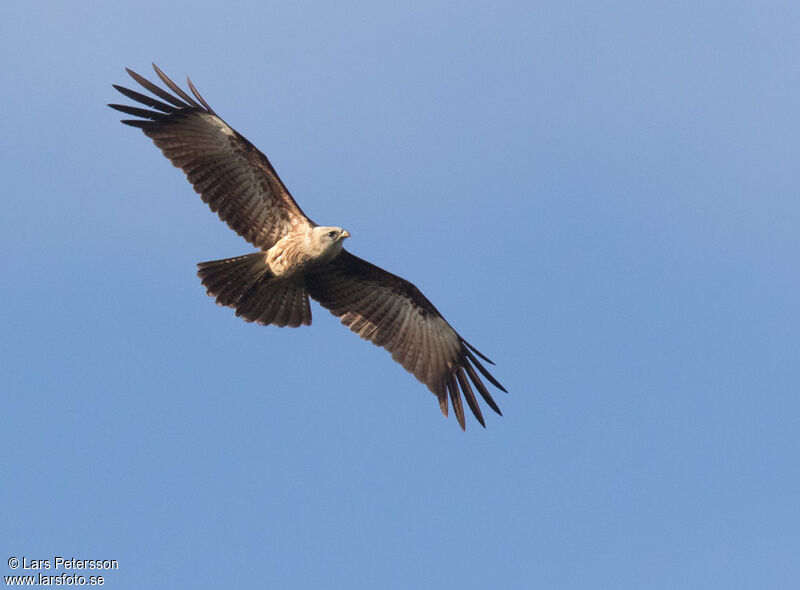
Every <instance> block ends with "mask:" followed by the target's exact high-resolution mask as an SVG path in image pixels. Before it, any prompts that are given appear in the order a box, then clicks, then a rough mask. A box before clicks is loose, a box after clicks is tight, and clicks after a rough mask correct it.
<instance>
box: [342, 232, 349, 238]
mask: <svg viewBox="0 0 800 590" xmlns="http://www.w3.org/2000/svg"><path fill="white" fill-rule="evenodd" d="M349 237H350V232H349V231H347V230H344V231H342V239H345V238H349Z"/></svg>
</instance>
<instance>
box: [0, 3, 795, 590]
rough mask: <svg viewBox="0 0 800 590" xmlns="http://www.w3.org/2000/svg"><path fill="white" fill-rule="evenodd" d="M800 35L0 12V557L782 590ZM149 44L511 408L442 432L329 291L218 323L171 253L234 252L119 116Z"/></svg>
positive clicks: (611, 15) (647, 18)
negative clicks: (479, 357)
mask: <svg viewBox="0 0 800 590" xmlns="http://www.w3.org/2000/svg"><path fill="white" fill-rule="evenodd" d="M223 4H224V7H223V6H222V5H223ZM798 31H800V4H798V3H797V2H789V1H786V2H771V1H765V0H758V1H755V0H754V1H752V2H736V1H734V2H729V1H726V2H702V3H697V2H624V1H616V2H563V1H558V2H556V1H548V2H519V3H514V2H486V3H475V2H466V3H465V2H448V3H441V2H402V3H398V2H391V3H388V2H387V3H383V2H378V3H376V2H341V3H317V2H299V3H291V2H271V1H270V2H260V1H259V2H226V3H220V2H214V3H208V2H204V1H201V2H152V1H149V0H145V1H142V2H135V3H114V2H100V1H98V2H54V1H53V2H27V1H26V2H14V1H7V2H3V3H2V6H1V7H0V49H2V55H3V57H2V58H1V59H0V87H2V98H0V101H2V107H3V113H4V117H3V119H4V121H3V132H2V134H1V135H0V142H2V159H1V160H0V172H1V173H2V186H3V188H2V199H3V208H2V214H0V263H1V264H2V302H3V305H2V306H0V326H2V328H1V329H0V379H1V381H0V387H1V388H2V392H1V393H2V418H0V424H2V427H1V428H0V443H1V444H2V451H3V452H2V459H1V460H0V461H1V464H2V471H1V472H0V477H1V478H2V480H1V481H0V489H1V490H2V492H0V493H1V494H2V496H1V497H2V502H1V503H0V523H2V524H0V551H2V556H0V557H2V560H0V564H2V568H0V570H2V572H3V574H4V575H6V574H10V573H11V572H12V570H11V569H10V568H9V567H8V566H7V564H6V563H5V562H6V561H7V559H8V557H11V556H18V557H20V558H22V557H26V558H28V559H50V560H52V559H53V557H54V556H56V555H62V556H74V557H77V558H82V559H117V560H118V561H119V564H120V569H119V570H117V571H115V572H108V573H107V574H106V585H105V586H106V587H108V588H120V589H133V588H221V587H232V588H285V589H293V588H298V589H301V588H333V589H346V588H354V587H355V588H387V589H404V590H407V589H412V588H413V589H426V588H447V587H454V588H455V587H457V588H464V589H471V588H476V589H477V588H481V589H484V588H509V589H527V588H567V589H572V588H586V589H595V588H609V589H615V590H616V589H628V588H630V589H641V588H659V589H660V588H663V589H675V588H698V589H700V588H702V589H708V588H725V589H731V588H780V589H783V588H786V589H789V588H792V589H796V588H798V587H800V459H799V457H800V438H799V437H800V434H799V433H800V397H799V396H798V393H799V392H800V347H799V346H798V344H799V339H800V338H799V336H800V315H799V312H798V296H799V295H800V271H799V270H798V258H799V257H800V237H799V235H798V227H800V178H799V177H798V169H799V167H798V158H799V157H800V133H798V131H800V114H799V113H800V35H798ZM151 61H155V62H156V63H157V64H159V65H160V66H161V67H162V68H163V69H164V70H165V71H166V72H167V73H168V74H169V75H171V76H172V77H173V78H175V79H176V80H181V81H183V80H184V78H185V76H186V75H190V76H191V77H192V80H193V81H194V82H195V84H196V85H197V87H198V88H199V89H200V91H201V92H202V93H203V94H204V96H205V98H206V99H207V100H208V101H209V102H210V103H211V105H212V106H213V107H214V108H215V110H216V111H217V112H219V113H220V114H221V115H222V116H223V117H224V118H225V119H226V120H227V121H228V123H230V124H231V125H232V126H234V127H235V128H236V129H237V130H239V131H240V132H242V133H243V134H244V135H245V136H246V137H248V138H249V139H250V140H251V141H252V142H253V143H255V144H256V145H257V146H258V147H259V148H260V149H262V150H263V151H264V152H265V153H266V154H267V155H268V156H269V157H270V158H271V160H272V162H273V164H274V165H275V167H276V168H277V170H278V172H279V173H280V175H281V177H282V179H283V180H284V182H285V183H286V184H287V185H288V186H289V188H290V190H291V191H292V192H293V194H294V196H295V197H296V199H297V200H298V202H299V203H300V204H301V206H302V207H303V208H304V210H305V211H306V212H307V213H308V214H309V215H310V216H311V217H312V218H313V219H314V220H316V221H318V222H319V223H322V224H326V225H328V224H330V225H340V226H343V227H345V228H347V229H348V230H349V231H350V232H351V234H352V236H353V238H352V240H350V241H349V243H348V248H349V249H351V250H352V251H353V252H355V253H356V254H358V255H360V256H363V257H365V258H367V259H369V260H371V261H373V262H374V263H376V264H378V265H380V266H382V267H384V268H387V269H389V270H391V271H392V272H394V273H396V274H400V275H401V276H404V277H406V278H408V279H409V280H411V281H413V282H414V283H416V284H417V285H418V286H419V287H420V288H421V289H422V290H423V291H424V292H425V293H426V294H427V295H428V297H429V298H430V299H431V300H433V301H434V303H435V304H436V305H437V307H438V308H439V309H440V310H441V311H442V312H443V313H444V314H445V316H446V317H447V319H448V320H449V321H450V323H451V324H453V325H454V326H455V327H456V329H458V330H459V332H461V334H462V335H463V336H464V337H465V338H467V339H468V340H470V341H471V342H473V343H474V344H475V345H476V346H477V347H478V348H479V349H480V350H481V351H483V352H484V353H486V354H487V355H488V356H490V357H491V358H492V359H493V360H495V361H496V362H497V367H496V370H495V374H496V375H497V377H498V379H499V380H500V381H501V382H502V383H503V384H504V385H505V386H506V387H507V388H508V390H509V392H510V394H509V395H505V394H502V393H500V392H498V394H497V396H496V398H497V400H498V402H499V404H500V406H501V408H502V409H503V412H504V414H505V415H504V417H502V418H501V417H499V416H496V415H494V414H491V412H489V413H488V414H487V428H486V429H485V430H484V429H483V428H481V427H480V426H479V425H478V424H477V423H476V422H475V421H474V420H472V419H470V421H469V422H468V424H467V431H466V433H462V432H461V430H460V429H459V428H458V425H457V423H456V421H455V419H454V418H453V417H452V416H451V417H450V418H449V419H444V418H443V417H442V415H441V414H440V412H439V409H438V405H437V403H436V400H435V398H434V396H432V395H431V394H430V393H429V392H428V391H427V389H426V388H425V387H424V386H422V385H421V384H419V383H418V382H417V381H416V380H415V379H414V378H413V377H412V376H411V375H409V374H407V373H406V372H405V371H404V370H403V369H402V368H401V367H400V366H399V365H396V364H395V363H394V362H393V361H392V360H391V358H390V356H389V355H388V354H386V353H385V352H384V351H383V350H381V349H379V348H376V347H374V346H372V345H370V344H369V343H366V342H363V341H361V340H360V339H359V338H357V337H356V336H354V335H353V334H351V333H350V332H349V331H348V330H347V329H346V328H344V327H342V326H340V325H339V323H338V320H337V319H335V318H334V317H333V316H331V315H330V314H328V313H327V312H326V311H324V310H322V309H321V308H319V307H318V306H315V307H314V309H313V311H314V325H313V326H312V327H311V328H303V329H297V330H290V329H288V328H285V329H279V328H274V327H270V328H264V327H259V326H255V325H251V324H246V323H244V322H242V321H240V320H238V319H236V318H235V317H234V315H233V312H232V311H231V310H229V309H227V308H220V307H217V306H215V305H214V304H213V301H212V300H211V299H210V298H208V297H207V296H206V294H205V290H204V289H203V288H202V286H201V285H200V282H199V280H198V279H197V278H196V276H195V263H196V262H199V261H205V260H212V259H216V258H224V257H229V256H235V255H239V254H244V253H247V252H250V251H252V247H251V246H250V245H248V244H246V243H245V242H244V241H243V240H241V239H240V238H238V237H237V236H236V235H235V234H234V233H233V232H232V231H230V230H229V229H228V228H227V227H226V226H225V224H223V223H222V222H220V221H219V220H218V219H217V218H216V216H215V215H214V214H212V213H210V212H209V211H208V209H207V207H206V206H205V205H204V204H203V203H202V202H201V201H200V199H199V197H198V196H197V195H196V194H195V193H194V192H193V191H192V189H191V187H190V186H189V184H188V183H187V182H186V181H185V179H184V178H183V175H182V174H181V173H180V172H179V171H178V170H176V169H174V168H173V167H172V166H171V165H170V164H169V162H167V160H166V159H164V158H163V157H162V156H161V154H160V153H159V152H158V150H157V149H156V148H155V147H154V146H153V145H152V143H150V141H149V140H148V139H146V138H145V137H144V136H143V135H142V134H141V133H140V132H138V131H137V130H134V129H131V128H127V127H124V126H123V125H121V124H119V122H118V120H119V118H120V117H119V114H118V113H116V112H113V111H111V110H110V109H108V108H107V107H106V106H105V104H106V103H108V102H119V101H120V100H122V99H123V97H121V96H120V95H118V94H117V93H116V92H115V91H114V90H113V89H112V88H111V84H112V83H118V84H119V83H121V84H126V85H130V84H132V81H131V80H130V79H129V78H128V77H127V75H126V74H125V72H124V69H123V68H124V67H125V66H128V67H131V68H133V69H135V70H137V71H139V72H140V73H142V74H145V75H147V76H148V77H149V76H151V74H152V71H151V70H150V62H151ZM16 571H17V572H20V571H21V570H16ZM48 573H54V572H52V571H51V572H48ZM83 573H84V574H89V573H90V572H88V571H85V572H83Z"/></svg>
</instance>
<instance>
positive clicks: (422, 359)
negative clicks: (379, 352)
mask: <svg viewBox="0 0 800 590" xmlns="http://www.w3.org/2000/svg"><path fill="white" fill-rule="evenodd" d="M306 281H307V284H308V287H309V293H310V295H311V297H313V298H314V299H316V300H317V301H319V303H320V305H322V306H323V307H324V308H326V309H328V310H329V311H330V312H331V313H332V314H333V315H335V316H338V317H341V318H342V323H343V324H344V325H346V326H349V327H350V329H351V330H352V331H353V332H355V333H357V334H358V335H359V336H361V337H362V338H364V339H366V340H370V341H371V342H372V343H373V344H376V345H377V346H382V347H383V348H385V349H386V350H388V351H389V352H390V353H391V354H392V358H393V359H394V360H396V361H397V362H398V363H400V364H401V365H403V367H405V368H406V370H408V371H409V372H411V373H413V374H414V376H415V377H416V378H417V379H419V380H420V381H421V382H422V383H424V384H425V385H427V386H428V389H430V390H431V391H432V392H433V393H434V394H435V395H436V397H437V398H438V399H439V406H440V407H441V409H442V413H443V414H444V415H445V416H447V406H448V404H447V395H448V393H449V394H450V401H451V402H452V404H453V411H454V412H455V414H456V418H458V423H459V424H460V425H461V428H462V429H463V428H464V408H463V406H462V404H461V394H463V395H464V399H466V400H467V405H469V408H470V410H472V413H473V414H474V415H475V418H477V419H478V422H480V423H481V425H482V426H486V424H485V422H484V421H483V414H482V413H481V409H480V407H479V406H478V401H477V399H476V398H475V393H474V392H473V389H472V385H474V386H475V389H477V390H478V393H480V395H481V397H483V399H484V400H485V401H486V403H487V404H488V405H489V407H490V408H492V409H493V410H494V411H495V412H497V413H498V414H500V408H498V407H497V404H496V403H495V401H494V400H493V399H492V396H491V395H490V394H489V391H488V389H487V388H486V386H485V385H484V384H483V382H482V381H481V379H480V376H479V375H478V372H480V373H481V375H483V376H484V377H485V378H486V379H487V380H488V381H489V382H490V383H492V384H493V385H494V386H495V387H497V388H498V389H500V390H501V391H506V390H505V388H503V386H502V385H500V383H498V381H497V380H496V379H495V378H494V377H493V376H492V375H491V374H490V373H489V371H487V370H486V368H485V367H484V366H483V365H482V364H481V362H480V361H479V360H478V358H477V357H480V358H481V359H483V360H484V361H486V362H488V363H492V361H490V360H489V359H488V358H486V357H485V356H483V355H482V354H481V353H480V352H478V351H477V350H476V349H475V348H474V347H473V346H471V345H470V344H469V343H468V342H467V341H466V340H464V339H463V338H462V337H461V336H459V335H458V333H457V332H456V331H455V330H453V328H452V327H451V326H450V324H448V323H447V321H445V319H444V318H443V317H442V315H441V314H440V313H439V312H438V310H437V309H436V308H435V307H434V306H433V304H432V303H431V302H430V301H429V300H428V299H427V297H425V296H424V295H423V294H422V293H421V292H420V290H419V289H417V288H416V287H415V286H414V285H413V284H411V283H409V282H408V281H406V280H405V279H402V278H400V277H398V276H396V275H393V274H392V273H390V272H387V271H385V270H383V269H382V268H379V267H377V266H375V265H374V264H370V263H369V262H367V261H366V260H362V259H361V258H359V257H357V256H354V255H353V254H350V253H349V252H347V251H346V250H343V251H342V252H341V254H339V255H338V256H337V257H336V258H334V259H333V261H331V262H330V263H328V264H326V265H325V266H323V267H320V268H319V269H318V270H316V271H314V272H312V273H311V274H309V275H308V276H307V277H306ZM492 364H494V363H492ZM475 369H477V372H476V370H475ZM470 382H471V383H472V385H470Z"/></svg>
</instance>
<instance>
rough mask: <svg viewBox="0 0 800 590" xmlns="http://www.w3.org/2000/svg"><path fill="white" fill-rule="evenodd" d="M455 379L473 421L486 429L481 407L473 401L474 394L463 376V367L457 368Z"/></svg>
mask: <svg viewBox="0 0 800 590" xmlns="http://www.w3.org/2000/svg"><path fill="white" fill-rule="evenodd" d="M456 378H457V379H458V384H459V385H460V386H461V391H462V392H463V393H464V399H465V400H467V405H468V406H469V409H470V410H472V415H473V416H475V419H476V420H477V421H478V422H479V423H480V425H481V426H483V427H484V428H486V422H484V421H483V412H481V407H480V406H479V405H478V400H476V399H475V392H473V391H472V387H470V384H469V379H467V377H466V375H464V367H459V368H458V371H456Z"/></svg>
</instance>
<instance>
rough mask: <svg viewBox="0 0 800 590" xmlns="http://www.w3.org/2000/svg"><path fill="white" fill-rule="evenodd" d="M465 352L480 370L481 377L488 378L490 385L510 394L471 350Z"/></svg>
mask: <svg viewBox="0 0 800 590" xmlns="http://www.w3.org/2000/svg"><path fill="white" fill-rule="evenodd" d="M470 348H472V347H470ZM464 352H466V353H467V357H468V358H469V360H470V361H472V363H473V364H474V365H475V366H476V367H477V368H478V370H479V371H480V372H481V375H483V376H484V377H486V378H487V379H488V380H489V383H491V384H492V385H494V386H495V387H496V388H497V389H499V390H500V391H502V392H503V393H508V390H506V388H505V387H503V386H502V385H500V382H499V381H498V380H497V379H495V378H494V376H492V374H491V373H490V372H489V371H487V370H486V367H484V366H483V365H482V364H481V362H480V361H479V360H478V359H476V358H475V355H473V354H472V353H471V352H470V351H469V350H465V351H464ZM481 358H483V357H481ZM490 362H491V361H490Z"/></svg>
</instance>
